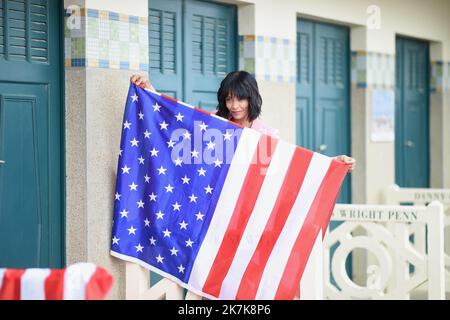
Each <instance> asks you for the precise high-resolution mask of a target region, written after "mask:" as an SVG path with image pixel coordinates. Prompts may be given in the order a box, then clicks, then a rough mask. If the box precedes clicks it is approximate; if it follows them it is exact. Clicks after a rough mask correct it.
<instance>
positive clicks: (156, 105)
mask: <svg viewBox="0 0 450 320" xmlns="http://www.w3.org/2000/svg"><path fill="white" fill-rule="evenodd" d="M159 109H161V106H160V105H159V104H158V103H155V104H154V105H153V112H156V111H158V112H160V111H159Z"/></svg>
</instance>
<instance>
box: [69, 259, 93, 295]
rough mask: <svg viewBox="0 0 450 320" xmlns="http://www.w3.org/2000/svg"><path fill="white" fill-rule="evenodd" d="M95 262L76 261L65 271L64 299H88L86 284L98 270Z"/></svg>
mask: <svg viewBox="0 0 450 320" xmlns="http://www.w3.org/2000/svg"><path fill="white" fill-rule="evenodd" d="M96 269H97V267H96V266H95V264H93V263H76V264H73V265H71V266H69V267H67V268H66V271H65V272H64V300H84V299H86V295H85V292H86V285H87V284H88V282H89V280H90V279H91V277H92V275H93V274H94V272H95V271H96Z"/></svg>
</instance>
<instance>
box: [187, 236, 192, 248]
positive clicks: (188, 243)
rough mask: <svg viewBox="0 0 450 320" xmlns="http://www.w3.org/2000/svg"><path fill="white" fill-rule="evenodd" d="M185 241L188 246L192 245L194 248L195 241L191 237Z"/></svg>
mask: <svg viewBox="0 0 450 320" xmlns="http://www.w3.org/2000/svg"><path fill="white" fill-rule="evenodd" d="M185 242H186V248H187V247H191V248H192V244H193V243H194V241H192V240H191V238H189V239H188V240H186V241H185Z"/></svg>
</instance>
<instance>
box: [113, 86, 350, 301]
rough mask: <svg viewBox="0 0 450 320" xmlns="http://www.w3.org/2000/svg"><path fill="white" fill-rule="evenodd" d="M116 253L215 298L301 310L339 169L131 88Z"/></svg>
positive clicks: (321, 158)
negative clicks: (304, 281)
mask: <svg viewBox="0 0 450 320" xmlns="http://www.w3.org/2000/svg"><path fill="white" fill-rule="evenodd" d="M123 121H124V123H123V129H122V141H121V152H120V155H119V165H118V174H117V182H116V195H115V206H114V219H113V231H112V237H113V239H112V244H111V254H112V255H113V256H115V257H118V258H121V259H124V260H127V261H131V262H135V263H138V264H140V265H141V266H143V267H146V268H148V269H150V270H152V271H154V272H157V273H159V274H160V275H163V276H165V277H167V278H169V279H172V280H173V281H175V282H177V283H178V284H180V285H181V286H183V287H185V288H187V289H188V290H191V291H192V292H194V293H196V294H199V295H202V296H204V297H207V298H210V299H293V298H294V295H295V293H296V291H297V289H298V287H299V283H300V280H301V276H302V273H303V270H304V268H305V266H306V263H307V261H308V258H309V255H310V252H311V250H312V247H313V245H314V243H315V240H316V238H317V237H318V236H319V234H320V230H322V229H323V230H326V228H327V226H328V223H329V220H330V216H331V213H332V210H333V207H334V204H335V201H336V198H337V195H338V193H339V189H340V186H341V184H342V181H343V179H344V177H345V175H346V173H347V171H348V167H347V166H346V165H344V164H343V163H340V162H338V161H336V160H333V159H332V158H330V157H326V156H324V155H321V154H318V153H314V152H312V151H310V150H307V149H304V148H300V147H298V146H295V145H293V144H290V143H287V142H284V141H282V140H279V139H275V138H273V137H270V136H267V135H264V134H261V133H260V132H258V131H255V130H253V129H249V128H241V127H240V126H238V125H237V124H235V123H232V122H230V121H226V120H224V119H222V118H219V117H217V116H215V115H211V114H208V113H206V112H205V111H202V110H199V109H196V108H194V107H192V106H189V105H187V104H185V103H182V102H179V101H175V100H173V99H171V98H168V97H166V96H164V95H160V94H158V93H155V92H150V91H148V90H143V89H141V88H139V87H137V86H135V85H133V84H132V85H131V86H130V90H129V95H128V99H127V105H126V109H125V115H124V120H123Z"/></svg>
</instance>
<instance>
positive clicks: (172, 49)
mask: <svg viewBox="0 0 450 320" xmlns="http://www.w3.org/2000/svg"><path fill="white" fill-rule="evenodd" d="M236 15H237V13H236V7H235V6H231V5H224V4H218V3H212V2H206V1H194V0H150V1H149V58H150V80H151V81H152V83H154V85H155V88H156V89H157V90H158V91H160V92H163V93H165V94H167V95H169V96H172V97H174V98H177V99H180V100H183V101H186V102H188V103H190V104H192V105H194V106H196V107H200V108H202V109H205V110H208V111H212V110H215V108H216V106H217V90H218V89H219V86H220V82H221V81H222V79H223V78H224V77H225V76H226V74H227V73H228V72H231V71H234V70H236V68H237V50H236V47H237V44H236V41H237V36H236V34H237V29H236V21H237V18H236Z"/></svg>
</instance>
